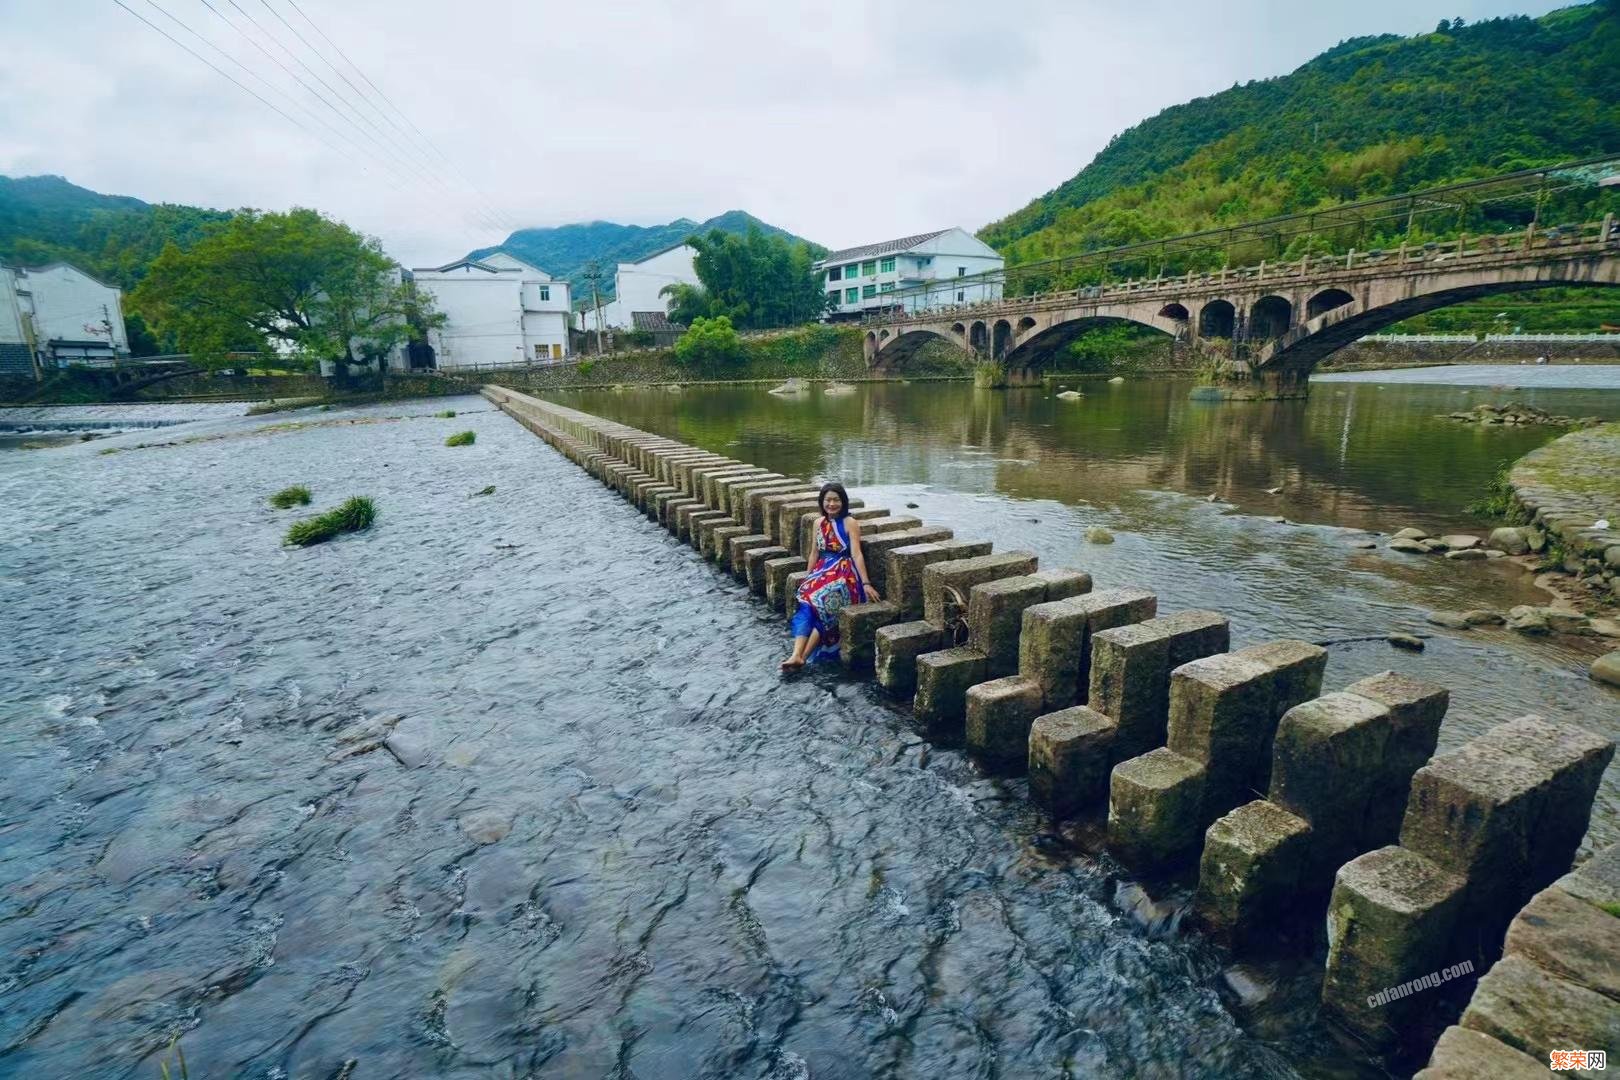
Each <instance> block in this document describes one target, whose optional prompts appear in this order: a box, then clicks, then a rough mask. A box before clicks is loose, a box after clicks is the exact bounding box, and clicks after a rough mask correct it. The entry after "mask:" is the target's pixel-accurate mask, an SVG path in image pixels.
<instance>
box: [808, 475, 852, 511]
mask: <svg viewBox="0 0 1620 1080" xmlns="http://www.w3.org/2000/svg"><path fill="white" fill-rule="evenodd" d="M829 491H836V492H838V498H839V501H840V502H841V503H842V504H843V505H841V506H840V507H839V508H838V517H839V518H840V519H843V518H846V517H848V516H849V492H847V491H845V490H844V485H843V484H840V483H838V482H837V481H836V480H835V481H833V482H832V483H830V484H822V485H821V494H820V495H817V496H816V505H817V506H818V507H820V508H821V516H822V517H826V516H827V492H829Z"/></svg>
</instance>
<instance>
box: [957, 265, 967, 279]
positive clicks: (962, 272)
mask: <svg viewBox="0 0 1620 1080" xmlns="http://www.w3.org/2000/svg"><path fill="white" fill-rule="evenodd" d="M956 276H957V277H967V267H965V266H958V267H957V268H956Z"/></svg>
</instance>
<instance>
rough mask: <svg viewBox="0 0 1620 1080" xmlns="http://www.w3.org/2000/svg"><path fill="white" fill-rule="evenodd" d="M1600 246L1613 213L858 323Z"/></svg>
mask: <svg viewBox="0 0 1620 1080" xmlns="http://www.w3.org/2000/svg"><path fill="white" fill-rule="evenodd" d="M1606 246H1617V247H1620V221H1616V219H1615V215H1613V214H1609V215H1608V216H1606V217H1605V218H1604V219H1603V220H1602V221H1590V222H1581V223H1578V224H1568V225H1552V226H1547V225H1542V226H1536V225H1530V226H1528V227H1526V228H1524V229H1520V230H1516V231H1513V232H1506V233H1481V234H1476V235H1468V234H1464V235H1462V236H1459V237H1457V238H1456V239H1455V240H1446V241H1428V242H1426V243H1423V244H1405V243H1403V244H1401V245H1399V246H1398V247H1395V248H1391V249H1386V248H1373V249H1371V250H1368V251H1357V250H1355V249H1353V248H1352V249H1351V250H1350V251H1348V252H1345V253H1344V254H1342V255H1326V254H1311V255H1303V256H1301V257H1300V258H1298V259H1289V260H1282V261H1279V260H1262V261H1260V262H1259V263H1257V264H1255V265H1253V266H1241V267H1222V268H1221V269H1220V270H1211V271H1196V270H1195V271H1188V272H1187V273H1185V274H1175V275H1171V276H1168V277H1167V276H1165V275H1162V274H1161V275H1159V276H1157V277H1151V278H1132V279H1129V280H1127V281H1121V282H1111V283H1105V284H1098V285H1080V286H1077V287H1072V288H1066V289H1053V290H1048V291H1045V292H1032V293H1026V294H1024V295H1022V296H1014V297H1006V298H1003V299H1001V300H981V301H970V302H967V303H962V304H951V303H941V304H939V305H934V306H930V307H927V308H918V309H916V310H912V311H905V312H902V313H900V314H893V313H890V314H884V313H878V312H872V313H869V314H867V315H866V316H863V318H862V320H861V321H862V322H863V323H867V324H870V325H874V326H875V325H884V326H890V325H895V324H900V323H908V322H934V321H938V320H939V319H941V318H972V317H973V316H974V315H975V314H977V313H992V312H993V313H996V314H998V315H1006V314H1016V313H1018V312H1019V311H1021V310H1026V309H1033V308H1040V307H1044V306H1048V305H1051V304H1054V303H1070V302H1073V301H1075V300H1080V301H1087V300H1095V301H1103V300H1116V301H1117V300H1122V299H1125V300H1128V299H1130V298H1132V297H1134V296H1139V295H1148V294H1159V293H1163V292H1166V291H1169V290H1178V289H1189V288H1204V287H1210V286H1225V285H1251V284H1260V283H1266V282H1277V283H1285V282H1289V281H1301V280H1305V279H1307V278H1314V277H1321V276H1325V275H1328V274H1332V273H1337V272H1349V271H1355V270H1371V269H1385V270H1388V269H1394V270H1396V271H1397V272H1399V271H1402V270H1406V269H1408V268H1412V267H1418V266H1421V267H1440V266H1445V265H1447V264H1452V263H1462V262H1470V263H1479V262H1486V261H1500V262H1516V261H1520V260H1523V259H1527V258H1536V257H1538V256H1540V255H1542V254H1543V253H1546V252H1550V251H1554V250H1562V249H1569V250H1570V251H1571V253H1573V252H1574V251H1575V250H1578V249H1581V248H1594V249H1597V248H1603V247H1606ZM1004 273H1005V274H1006V275H1007V276H1009V277H1012V276H1015V275H1016V273H1017V267H1011V268H1008V269H1007V270H1006V271H1004ZM969 280H970V279H969Z"/></svg>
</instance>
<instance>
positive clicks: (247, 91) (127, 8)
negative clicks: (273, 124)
mask: <svg viewBox="0 0 1620 1080" xmlns="http://www.w3.org/2000/svg"><path fill="white" fill-rule="evenodd" d="M148 2H150V0H148ZM113 3H115V4H117V5H118V6H119V7H121V8H123V9H124V10H125V11H127V12H129V13H130V14H131V15H133V16H135V17H136V18H137V19H140V20H141V22H143V23H145V24H146V25H147V26H149V27H151V28H152V29H153V30H155V31H157V32H158V33H159V34H162V35H163V36H164V37H166V38H168V39H169V40H170V41H171V42H173V43H174V44H175V45H178V46H179V47H180V48H182V49H184V50H185V51H186V52H188V53H190V54H191V55H192V56H193V57H195V58H196V59H198V60H200V61H202V62H203V63H204V64H207V65H208V66H209V67H210V68H213V70H214V71H215V73H216V74H218V75H219V76H220V77H222V78H224V79H225V80H227V81H228V82H230V83H231V84H232V85H233V86H235V87H236V88H237V89H238V90H241V91H242V92H243V93H244V94H247V95H248V96H249V97H251V98H253V100H255V101H257V102H258V103H259V104H261V105H263V106H264V107H265V108H267V109H269V110H270V111H271V112H273V113H275V114H276V115H277V116H279V117H281V118H282V119H283V120H285V121H287V122H288V123H289V124H291V125H293V126H294V127H296V128H298V129H299V130H300V131H302V132H303V133H304V134H306V135H309V136H311V137H312V138H314V139H316V140H318V141H320V142H325V140H324V139H322V138H321V137H320V136H319V135H317V134H316V133H315V132H313V131H310V130H309V129H308V128H306V127H305V126H304V125H303V124H300V123H299V122H298V121H297V120H295V119H293V118H292V117H290V116H288V115H287V114H286V113H284V112H282V111H281V110H280V109H279V108H277V107H276V106H275V105H274V104H272V103H271V102H268V101H266V100H265V99H264V98H262V97H260V96H259V95H258V94H257V93H255V92H254V91H253V90H252V89H251V88H250V87H248V86H245V85H243V84H242V83H240V82H238V81H237V80H236V79H235V78H233V77H232V76H231V74H230V73H229V72H228V71H225V70H224V69H223V68H220V67H218V66H217V65H215V64H214V62H213V61H211V60H209V59H208V58H207V57H206V56H203V55H202V54H201V53H199V52H197V51H196V50H195V49H193V48H191V47H190V46H189V45H187V44H186V43H185V42H183V41H181V40H179V39H178V38H176V37H175V36H174V35H173V34H170V33H169V32H168V31H166V30H164V29H163V28H162V27H161V26H158V25H157V24H156V23H154V22H152V21H151V20H149V19H147V18H146V17H145V16H143V15H142V14H141V13H140V12H138V11H136V10H135V9H134V8H132V7H130V6H129V5H128V4H126V3H124V0H113ZM327 145H328V146H330V144H327ZM334 149H335V148H334Z"/></svg>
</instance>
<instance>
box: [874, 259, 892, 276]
mask: <svg viewBox="0 0 1620 1080" xmlns="http://www.w3.org/2000/svg"><path fill="white" fill-rule="evenodd" d="M878 273H880V274H892V273H894V259H892V258H889V259H884V260H883V261H882V262H880V263H878Z"/></svg>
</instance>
